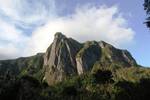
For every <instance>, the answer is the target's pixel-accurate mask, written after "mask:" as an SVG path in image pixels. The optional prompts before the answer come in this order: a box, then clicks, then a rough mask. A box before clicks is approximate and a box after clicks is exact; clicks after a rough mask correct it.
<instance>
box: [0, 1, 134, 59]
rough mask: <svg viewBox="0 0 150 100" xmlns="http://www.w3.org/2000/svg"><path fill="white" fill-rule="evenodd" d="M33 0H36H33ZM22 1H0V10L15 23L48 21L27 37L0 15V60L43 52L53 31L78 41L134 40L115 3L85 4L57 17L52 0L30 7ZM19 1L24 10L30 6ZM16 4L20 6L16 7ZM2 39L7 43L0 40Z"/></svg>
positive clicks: (122, 43)
mask: <svg viewBox="0 0 150 100" xmlns="http://www.w3.org/2000/svg"><path fill="white" fill-rule="evenodd" d="M23 1H24V2H25V0H23ZM23 1H22V2H23ZM26 1H30V0H26ZM32 1H35V2H36V0H32ZM44 1H48V2H51V6H52V7H50V8H46V5H45V2H44ZM22 2H21V0H13V2H12V0H5V1H3V0H0V9H2V10H3V11H4V12H5V13H6V15H7V16H9V17H11V18H12V19H13V20H14V21H15V23H18V21H19V22H20V21H23V22H25V23H28V24H30V23H32V22H34V23H35V24H38V22H36V21H38V20H44V21H45V22H46V21H47V20H48V21H47V22H46V24H45V25H43V26H40V27H37V28H36V29H35V30H34V31H33V32H32V34H31V36H30V37H29V36H26V35H25V34H24V33H23V32H22V30H20V29H18V28H16V27H15V23H9V22H6V21H4V20H2V18H0V23H2V24H0V42H1V43H0V59H6V58H14V57H18V56H30V55H33V54H36V53H38V52H45V51H46V49H47V47H48V46H49V45H50V44H51V42H52V41H53V36H54V34H55V33H56V32H62V33H64V34H65V35H66V36H68V37H72V38H75V39H77V40H78V41H80V42H84V41H87V40H97V41H100V40H104V41H106V42H109V43H111V44H113V45H115V46H123V45H126V44H130V43H132V41H133V40H134V31H133V30H132V29H131V28H129V27H128V22H127V20H126V19H125V18H124V17H123V16H122V15H121V13H120V12H119V11H118V7H116V6H112V7H107V6H101V7H94V6H84V7H81V8H77V9H76V11H75V13H73V14H72V15H69V16H64V17H59V16H57V15H56V13H54V12H55V11H56V9H55V5H54V3H55V2H54V0H39V2H38V3H37V4H36V3H35V2H32V3H31V4H33V5H32V6H33V7H31V4H29V3H28V2H26V3H24V2H23V4H22ZM3 4H4V5H3ZM12 4H13V5H12ZM20 4H21V5H23V7H24V8H25V9H26V8H27V7H31V9H26V10H23V9H21V8H22V7H21V5H20ZM26 4H27V5H26ZM16 5H19V7H20V8H19V10H18V8H16ZM35 8H37V9H35ZM34 11H35V12H34ZM22 12H24V13H22ZM32 12H34V13H32ZM49 12H52V13H50V14H51V15H47V14H49ZM28 24H27V25H28ZM2 41H7V42H8V43H7V42H4V43H2Z"/></svg>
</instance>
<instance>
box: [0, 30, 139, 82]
mask: <svg viewBox="0 0 150 100" xmlns="http://www.w3.org/2000/svg"><path fill="white" fill-rule="evenodd" d="M95 64H98V65H100V66H103V67H104V66H105V67H108V66H113V67H116V66H122V67H132V66H138V64H137V63H136V61H135V59H134V58H133V57H132V56H131V54H130V53H129V52H128V51H127V50H122V49H117V48H115V47H114V46H112V45H110V44H108V43H106V42H104V41H100V42H97V41H87V42H85V43H79V42H78V41H76V40H74V39H72V38H68V37H66V36H65V35H63V34H62V33H61V32H57V33H56V34H55V36H54V40H53V42H52V43H51V45H50V46H49V47H48V49H47V51H46V52H45V53H39V54H37V55H35V56H31V57H21V58H18V59H15V60H2V61H0V71H1V73H2V74H5V72H8V71H9V72H11V73H12V74H16V75H24V74H27V75H31V76H34V77H40V80H42V81H46V82H47V83H48V84H49V85H53V84H56V83H57V82H60V81H62V80H64V79H65V78H66V77H67V76H72V75H81V74H84V73H86V72H89V71H92V70H93V69H95V67H94V65H95ZM6 66H7V67H6ZM35 70H36V71H35Z"/></svg>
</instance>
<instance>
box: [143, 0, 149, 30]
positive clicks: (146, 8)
mask: <svg viewBox="0 0 150 100" xmlns="http://www.w3.org/2000/svg"><path fill="white" fill-rule="evenodd" d="M144 10H145V11H146V14H147V16H148V17H147V18H146V22H145V24H146V25H147V27H148V28H149V29H150V0H144Z"/></svg>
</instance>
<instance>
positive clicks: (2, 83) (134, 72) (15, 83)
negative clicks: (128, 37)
mask: <svg viewBox="0 0 150 100" xmlns="http://www.w3.org/2000/svg"><path fill="white" fill-rule="evenodd" d="M149 84H150V69H148V68H140V67H130V68H121V67H115V68H111V67H100V66H99V67H97V68H95V69H94V70H92V72H88V73H85V74H83V75H80V76H75V75H74V76H69V77H67V78H66V79H65V80H64V81H62V82H60V83H58V84H55V85H53V86H48V85H47V83H45V82H43V83H41V82H40V81H39V80H37V79H35V78H34V77H31V76H27V75H23V76H21V77H19V78H17V77H12V75H11V73H9V72H8V73H7V74H6V75H5V76H1V77H0V100H12V99H13V100H92V99H94V100H146V99H147V98H149V95H150V91H149V90H150V85H149Z"/></svg>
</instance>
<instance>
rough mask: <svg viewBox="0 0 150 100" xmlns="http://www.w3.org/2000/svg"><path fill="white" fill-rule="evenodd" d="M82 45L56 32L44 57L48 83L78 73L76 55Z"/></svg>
mask: <svg viewBox="0 0 150 100" xmlns="http://www.w3.org/2000/svg"><path fill="white" fill-rule="evenodd" d="M81 47H82V45H81V44H80V43H78V42H77V41H75V40H73V39H71V38H67V37H66V36H64V35H63V34H62V33H60V32H58V33H56V34H55V38H54V41H53V43H52V44H51V46H50V47H49V48H48V49H47V51H46V53H45V57H44V69H45V77H44V79H45V80H46V82H48V84H50V85H51V84H54V83H56V82H58V81H61V80H63V79H64V78H65V77H66V76H70V75H74V74H77V68H76V61H75V56H76V54H77V53H78V51H79V50H80V48H81Z"/></svg>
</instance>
